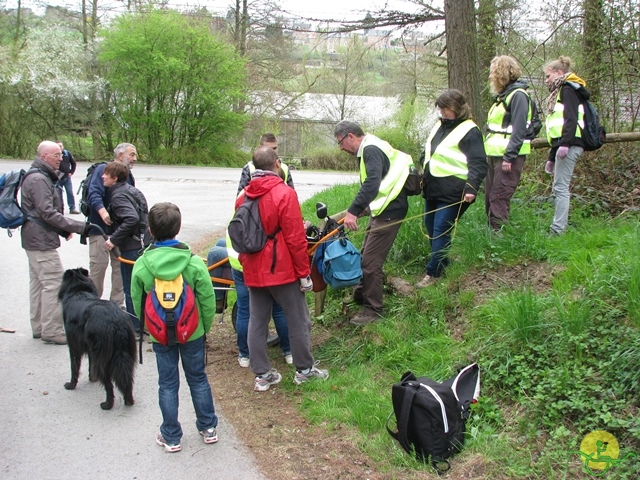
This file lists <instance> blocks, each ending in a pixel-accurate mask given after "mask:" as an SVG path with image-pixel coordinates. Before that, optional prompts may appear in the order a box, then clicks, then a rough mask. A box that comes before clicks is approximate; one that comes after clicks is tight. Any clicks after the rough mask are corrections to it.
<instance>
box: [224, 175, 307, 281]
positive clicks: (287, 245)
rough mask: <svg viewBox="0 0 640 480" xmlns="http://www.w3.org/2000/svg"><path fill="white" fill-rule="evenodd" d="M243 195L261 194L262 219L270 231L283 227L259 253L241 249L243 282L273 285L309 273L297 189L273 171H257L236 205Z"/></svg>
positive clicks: (264, 225)
mask: <svg viewBox="0 0 640 480" xmlns="http://www.w3.org/2000/svg"><path fill="white" fill-rule="evenodd" d="M244 195H247V196H248V197H249V198H256V197H261V198H260V219H261V220H262V226H263V227H264V230H265V232H267V234H271V233H272V232H274V231H275V230H276V229H277V228H278V226H280V229H281V230H280V231H279V232H278V233H277V234H276V236H275V239H274V240H277V241H275V242H274V240H267V244H266V245H265V247H264V248H263V249H262V250H261V251H259V252H256V253H241V254H240V255H239V260H240V263H241V264H242V269H243V272H244V283H245V284H246V285H247V286H248V287H272V286H276V285H286V284H288V283H292V282H296V281H298V280H299V279H300V278H305V277H306V276H307V275H309V274H310V273H311V272H310V269H309V257H308V255H307V237H306V233H305V230H304V225H303V220H302V211H301V210H300V203H299V202H298V195H297V194H296V192H295V190H294V189H293V188H291V187H289V186H287V185H286V184H285V183H284V182H283V181H282V179H281V178H280V177H279V176H277V175H275V174H271V173H270V172H266V173H262V172H260V174H254V176H253V178H252V179H251V182H249V185H248V186H247V187H246V188H245V190H244V194H241V195H240V196H239V197H238V199H237V200H236V209H237V208H238V207H239V206H240V205H241V204H242V203H243V202H244ZM274 245H275V248H276V264H275V269H274V272H273V273H271V265H272V263H273V248H274Z"/></svg>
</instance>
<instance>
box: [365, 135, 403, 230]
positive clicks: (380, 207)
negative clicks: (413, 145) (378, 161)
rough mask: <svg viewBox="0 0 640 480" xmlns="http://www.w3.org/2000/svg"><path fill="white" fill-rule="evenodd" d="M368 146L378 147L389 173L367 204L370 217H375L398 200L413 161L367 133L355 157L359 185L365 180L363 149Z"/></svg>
mask: <svg viewBox="0 0 640 480" xmlns="http://www.w3.org/2000/svg"><path fill="white" fill-rule="evenodd" d="M369 145H373V146H376V147H378V148H379V149H380V150H382V152H383V153H384V154H385V155H386V156H387V158H388V159H389V171H388V172H387V174H386V175H385V176H384V177H383V178H382V181H381V182H380V188H379V189H378V195H376V198H375V199H374V200H373V201H372V202H371V203H370V204H369V209H370V210H371V215H372V216H374V217H377V216H378V215H380V214H381V213H382V212H384V209H385V208H387V206H388V205H389V204H390V203H391V202H392V201H393V200H395V199H396V198H398V195H400V192H402V188H403V187H404V184H405V182H406V181H407V177H408V176H409V169H410V167H411V166H412V165H413V159H412V158H411V155H409V154H407V153H404V152H401V151H400V150H396V149H395V148H393V147H392V146H391V145H389V143H387V142H385V141H384V140H381V139H379V138H378V137H376V136H375V135H371V134H370V133H368V134H367V135H365V137H364V139H363V140H362V143H361V144H360V148H359V149H358V153H357V157H358V158H360V183H364V181H365V180H366V179H367V169H366V167H365V164H364V149H365V147H368V146H369Z"/></svg>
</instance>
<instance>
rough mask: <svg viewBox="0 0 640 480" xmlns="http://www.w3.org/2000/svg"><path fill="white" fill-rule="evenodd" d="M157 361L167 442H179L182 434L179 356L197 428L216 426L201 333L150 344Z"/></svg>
mask: <svg viewBox="0 0 640 480" xmlns="http://www.w3.org/2000/svg"><path fill="white" fill-rule="evenodd" d="M153 351H154V352H155V354H156V363H157V365H158V387H159V388H158V400H159V404H160V411H161V412H162V425H160V433H161V434H162V436H163V437H164V439H165V440H166V441H167V443H171V444H178V443H180V439H181V438H182V427H181V426H180V422H179V421H178V404H179V397H178V390H179V389H180V374H179V372H178V360H179V358H180V357H182V369H183V370H184V375H185V377H186V379H187V383H188V384H189V390H191V401H192V402H193V408H194V409H195V411H196V428H197V429H198V431H203V430H208V429H209V428H215V427H217V426H218V417H217V416H216V411H215V407H214V405H213V397H212V396H211V387H210V386H209V380H208V378H207V374H206V373H205V371H204V336H202V337H200V338H198V339H196V340H193V341H191V342H187V343H184V344H180V343H178V344H176V345H172V346H166V345H160V344H159V343H155V342H154V344H153Z"/></svg>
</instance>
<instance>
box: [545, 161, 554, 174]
mask: <svg viewBox="0 0 640 480" xmlns="http://www.w3.org/2000/svg"><path fill="white" fill-rule="evenodd" d="M555 166H556V162H552V161H551V160H548V161H547V164H546V165H545V166H544V172H545V173H546V174H548V175H553V169H554V168H555Z"/></svg>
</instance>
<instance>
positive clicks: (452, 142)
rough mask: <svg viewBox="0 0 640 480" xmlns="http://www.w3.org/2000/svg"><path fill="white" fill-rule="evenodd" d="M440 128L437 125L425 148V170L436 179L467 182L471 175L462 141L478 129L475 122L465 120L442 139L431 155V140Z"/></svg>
mask: <svg viewBox="0 0 640 480" xmlns="http://www.w3.org/2000/svg"><path fill="white" fill-rule="evenodd" d="M439 128H440V126H439V125H436V126H435V127H434V128H433V130H431V134H430V135H429V138H428V139H427V143H426V144H425V146H424V165H423V169H424V171H425V172H426V171H427V168H429V172H431V175H433V176H434V177H450V176H454V177H458V178H460V179H462V180H466V179H467V176H468V174H469V166H468V164H467V156H466V155H465V154H464V153H462V152H461V151H460V147H459V146H458V145H459V144H460V141H461V140H462V139H463V138H464V136H465V135H466V134H467V133H469V131H470V130H471V129H472V128H477V125H476V124H475V122H474V121H473V120H465V121H464V122H462V123H460V125H458V126H457V127H456V128H454V129H453V131H452V132H451V133H449V135H447V136H446V137H445V138H443V139H442V141H441V142H440V143H439V144H438V146H437V147H436V150H435V151H434V152H433V155H431V140H433V137H434V136H435V134H436V132H437V131H438V129H439Z"/></svg>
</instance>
